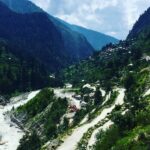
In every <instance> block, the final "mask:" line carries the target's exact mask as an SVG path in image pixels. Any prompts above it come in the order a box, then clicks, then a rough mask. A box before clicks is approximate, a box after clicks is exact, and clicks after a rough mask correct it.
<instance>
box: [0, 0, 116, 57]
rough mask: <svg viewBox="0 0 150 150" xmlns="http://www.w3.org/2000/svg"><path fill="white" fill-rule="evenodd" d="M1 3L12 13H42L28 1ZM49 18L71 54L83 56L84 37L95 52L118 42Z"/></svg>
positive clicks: (14, 0)
mask: <svg viewBox="0 0 150 150" xmlns="http://www.w3.org/2000/svg"><path fill="white" fill-rule="evenodd" d="M1 1H3V2H4V3H5V4H7V6H8V7H9V8H10V9H12V10H13V11H16V12H19V13H31V12H44V11H43V10H42V9H41V8H39V7H37V6H36V5H34V4H33V3H32V2H30V1H28V0H20V1H18V0H1ZM49 18H50V20H51V21H52V22H53V23H54V24H55V25H56V26H57V27H58V30H60V32H61V34H62V37H63V39H64V44H65V47H66V49H70V50H71V51H72V52H74V51H83V55H84V51H85V50H84V48H86V49H87V51H88V48H87V47H86V46H84V45H83V47H82V43H84V42H85V39H84V37H86V39H87V40H88V42H89V43H90V44H91V45H92V47H93V48H94V49H96V50H100V49H101V48H102V47H103V46H105V45H106V44H109V43H117V42H118V40H117V39H115V38H113V37H111V36H108V35H105V34H102V33H99V32H96V31H93V30H89V29H86V28H83V27H80V26H75V25H71V24H69V23H67V22H65V21H63V20H61V19H58V18H55V17H53V16H51V15H49ZM66 39H67V40H66ZM77 45H78V46H77ZM80 45H81V48H80ZM85 45H86V44H85Z"/></svg>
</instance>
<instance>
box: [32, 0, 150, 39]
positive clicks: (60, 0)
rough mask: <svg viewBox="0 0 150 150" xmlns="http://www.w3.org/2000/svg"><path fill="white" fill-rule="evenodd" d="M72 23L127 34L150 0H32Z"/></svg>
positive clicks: (118, 36)
mask: <svg viewBox="0 0 150 150" xmlns="http://www.w3.org/2000/svg"><path fill="white" fill-rule="evenodd" d="M32 1H33V2H35V3H36V4H37V5H39V6H40V7H42V8H43V9H44V10H46V11H48V12H49V13H50V14H52V15H54V16H57V17H59V18H61V19H63V20H65V21H67V22H69V23H72V24H77V25H81V26H84V27H87V28H91V29H94V30H97V31H100V32H103V33H106V34H110V35H112V36H115V37H117V38H125V37H126V35H127V34H128V32H129V30H130V29H131V28H132V26H133V24H134V22H135V21H136V20H137V19H138V17H139V15H140V14H141V13H143V12H144V10H146V9H147V8H148V7H149V6H150V1H149V0H32Z"/></svg>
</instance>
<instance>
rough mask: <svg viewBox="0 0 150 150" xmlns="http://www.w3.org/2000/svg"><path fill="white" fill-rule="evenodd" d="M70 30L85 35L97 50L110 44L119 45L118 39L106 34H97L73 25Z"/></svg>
mask: <svg viewBox="0 0 150 150" xmlns="http://www.w3.org/2000/svg"><path fill="white" fill-rule="evenodd" d="M70 28H71V29H72V30H73V31H76V32H79V33H81V34H83V35H84V36H85V37H86V38H87V40H88V41H89V43H90V44H91V45H92V46H93V47H94V48H95V49H96V50H100V49H101V48H102V47H103V46H105V45H107V44H109V43H113V44H115V43H118V39H116V38H114V37H111V36H109V35H106V34H102V33H100V32H96V31H93V30H90V29H86V28H83V27H80V26H76V25H71V26H70Z"/></svg>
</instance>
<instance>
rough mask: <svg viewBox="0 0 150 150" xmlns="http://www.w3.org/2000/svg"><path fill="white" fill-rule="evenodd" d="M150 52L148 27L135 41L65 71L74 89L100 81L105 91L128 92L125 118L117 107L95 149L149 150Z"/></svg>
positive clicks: (97, 54) (118, 45)
mask: <svg viewBox="0 0 150 150" xmlns="http://www.w3.org/2000/svg"><path fill="white" fill-rule="evenodd" d="M149 49H150V28H149V26H148V27H147V28H143V29H142V30H141V32H140V33H139V34H138V36H136V38H135V39H134V40H133V39H128V40H126V41H120V43H119V44H117V45H112V44H110V45H107V46H106V47H104V48H103V50H102V51H101V52H99V53H95V54H94V55H93V56H92V57H91V58H90V59H88V60H86V61H82V62H81V63H79V64H76V65H74V66H71V67H69V68H68V69H66V70H65V71H64V80H65V81H67V82H70V83H73V85H74V86H80V87H82V86H83V85H84V84H85V83H97V81H100V84H101V86H103V87H104V88H105V89H106V91H111V90H112V89H113V88H114V87H116V86H122V87H125V88H126V96H125V105H124V107H125V110H127V112H126V113H125V114H124V115H123V114H122V110H121V107H119V106H116V108H115V109H114V111H113V113H112V114H111V115H110V119H111V120H112V121H113V122H114V125H112V126H111V127H110V128H109V129H108V130H107V131H101V132H100V133H99V134H98V135H97V142H96V144H95V145H94V147H93V149H96V150H99V149H101V150H108V149H113V150H129V149H131V150H148V149H150V143H149V140H150V138H149V137H150V130H149V129H150V127H149V125H150V122H149V117H150V116H149V108H150V105H149V100H150V96H143V95H144V93H145V92H146V91H147V90H148V89H149V87H150V68H149V67H150V65H149V60H148V59H146V58H147V57H149V55H150V51H149ZM99 99H100V98H99ZM81 144H82V143H81ZM79 149H80V148H79ZM85 149H86V148H85Z"/></svg>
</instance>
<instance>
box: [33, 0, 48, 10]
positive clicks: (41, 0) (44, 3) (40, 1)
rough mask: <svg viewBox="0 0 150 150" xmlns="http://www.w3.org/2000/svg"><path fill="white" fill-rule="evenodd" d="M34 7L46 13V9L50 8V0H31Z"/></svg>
mask: <svg viewBox="0 0 150 150" xmlns="http://www.w3.org/2000/svg"><path fill="white" fill-rule="evenodd" d="M31 1H32V2H34V3H35V4H36V5H38V6H39V7H41V8H42V9H44V10H45V11H48V8H49V6H50V3H51V0H31Z"/></svg>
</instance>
